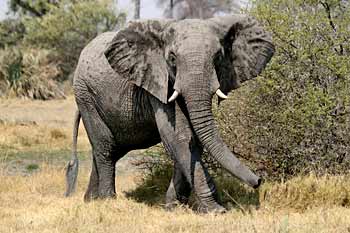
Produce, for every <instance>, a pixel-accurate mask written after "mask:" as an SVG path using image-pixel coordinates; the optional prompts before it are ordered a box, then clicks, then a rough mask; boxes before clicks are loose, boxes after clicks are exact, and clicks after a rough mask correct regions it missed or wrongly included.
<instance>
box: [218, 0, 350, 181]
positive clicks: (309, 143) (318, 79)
mask: <svg viewBox="0 0 350 233" xmlns="http://www.w3.org/2000/svg"><path fill="white" fill-rule="evenodd" d="M252 14H254V15H255V16H256V17H257V18H258V19H259V20H260V21H261V22H262V23H263V24H265V25H266V27H267V28H268V30H270V31H271V32H273V37H274V43H275V45H276V54H275V56H274V57H273V59H272V61H271V63H270V64H269V66H268V68H267V70H266V71H265V72H264V74H263V78H258V79H257V80H255V81H252V82H250V83H248V84H247V85H246V86H244V87H243V88H241V89H239V90H237V91H235V92H234V93H233V94H232V97H231V98H230V100H228V101H227V102H226V103H223V104H222V107H221V109H222V111H219V112H218V113H217V117H218V120H219V125H220V128H221V130H222V134H223V137H224V139H225V141H226V142H227V143H228V144H229V145H230V146H231V148H232V150H235V151H236V152H237V153H238V154H241V155H242V157H241V158H242V159H243V160H245V161H249V162H250V164H251V166H252V167H254V168H255V169H256V170H258V171H259V172H260V173H262V174H264V177H265V178H270V179H282V178H288V177H291V176H295V175H298V174H303V173H309V172H311V171H312V172H315V173H316V174H324V173H332V174H333V173H344V172H348V171H349V170H350V154H349V151H350V134H349V130H350V124H349V123H350V114H349V113H350V112H349V110H350V101H349V100H350V99H349V98H350V89H349V86H350V56H349V55H350V43H349V38H350V30H349V25H350V6H349V4H348V3H346V2H345V1H324V2H320V1H287V0H272V1H270V0H269V1H265V0H260V1H256V3H255V5H254V7H253V9H252Z"/></svg>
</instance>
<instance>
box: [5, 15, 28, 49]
mask: <svg viewBox="0 0 350 233" xmlns="http://www.w3.org/2000/svg"><path fill="white" fill-rule="evenodd" d="M24 33H25V28H24V25H23V23H22V22H21V21H20V20H18V19H5V20H3V21H0V49H1V48H5V46H13V45H16V44H18V42H19V41H21V40H22V39H23V36H24Z"/></svg>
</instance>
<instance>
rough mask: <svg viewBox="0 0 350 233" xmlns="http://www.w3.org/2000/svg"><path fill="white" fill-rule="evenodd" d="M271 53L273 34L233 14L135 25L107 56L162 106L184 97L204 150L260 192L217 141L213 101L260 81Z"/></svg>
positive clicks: (122, 33) (247, 172) (123, 32)
mask: <svg viewBox="0 0 350 233" xmlns="http://www.w3.org/2000/svg"><path fill="white" fill-rule="evenodd" d="M273 53H274V46H273V44H272V39H271V36H270V34H269V33H267V32H266V31H265V30H264V29H263V28H262V27H261V26H259V24H258V23H257V21H256V20H255V19H253V18H252V17H249V16H245V15H232V16H225V17H218V18H212V19H208V20H199V19H188V20H182V21H173V20H160V21H157V20H147V21H135V22H131V23H129V25H128V26H127V27H126V28H125V29H123V30H121V31H119V32H118V33H117V34H116V36H115V37H114V39H113V40H112V42H111V43H110V44H109V46H108V48H107V50H106V51H105V56H106V58H107V60H108V62H109V64H110V65H111V67H112V68H113V69H114V70H115V71H116V72H117V73H118V74H120V76H122V77H124V78H126V79H128V80H129V81H130V82H132V83H134V84H135V85H137V86H139V87H141V88H143V89H144V90H146V91H147V92H149V93H150V94H151V95H153V96H154V97H156V98H157V99H158V100H159V101H161V102H163V103H164V104H170V103H169V102H171V101H174V100H175V99H176V98H177V97H178V96H181V98H180V99H181V100H179V101H182V102H183V103H184V106H185V107H186V110H187V112H188V116H189V121H190V123H191V124H192V127H193V129H194V132H195V134H196V136H197V137H198V139H199V141H200V142H201V144H202V145H203V146H204V148H205V149H206V150H207V151H208V152H209V153H210V154H211V155H212V156H213V157H214V158H216V159H217V160H218V161H219V163H220V164H221V165H222V166H223V167H224V168H226V169H227V170H228V171H229V172H231V173H232V174H233V175H235V176H236V177H238V178H240V179H241V180H243V181H244V182H246V183H248V184H250V185H251V186H253V187H257V186H259V184H260V178H258V177H257V176H255V175H254V174H253V173H252V172H250V170H249V169H248V168H247V167H246V166H244V165H242V164H241V163H240V162H239V161H238V159H237V158H236V157H235V156H234V155H233V153H232V152H231V151H230V150H229V149H228V147H227V146H226V144H225V143H224V142H223V140H222V139H221V137H220V136H219V131H218V129H217V127H216V125H215V122H214V117H213V114H212V98H213V95H214V94H215V93H216V94H217V95H218V96H219V100H223V99H226V98H227V96H226V95H227V94H228V93H229V92H230V91H231V90H233V89H235V88H238V87H239V86H240V84H241V83H243V82H245V81H247V80H249V79H252V78H254V77H256V76H257V75H258V74H259V73H260V72H261V71H262V70H263V69H264V67H265V66H266V64H267V63H268V62H269V60H270V59H271V57H272V55H273ZM169 97H170V98H169Z"/></svg>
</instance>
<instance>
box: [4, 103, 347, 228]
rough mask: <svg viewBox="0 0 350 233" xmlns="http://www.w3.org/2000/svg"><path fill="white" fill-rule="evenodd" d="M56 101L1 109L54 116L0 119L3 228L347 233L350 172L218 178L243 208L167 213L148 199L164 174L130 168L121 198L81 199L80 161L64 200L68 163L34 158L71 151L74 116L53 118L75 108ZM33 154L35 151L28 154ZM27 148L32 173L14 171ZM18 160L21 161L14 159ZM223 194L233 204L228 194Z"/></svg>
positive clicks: (120, 180) (84, 173)
mask: <svg viewBox="0 0 350 233" xmlns="http://www.w3.org/2000/svg"><path fill="white" fill-rule="evenodd" d="M65 101H72V99H68V100H65ZM52 103H55V104H57V105H59V104H61V103H60V102H48V103H45V104H47V106H46V105H45V106H44V107H43V106H42V103H39V102H35V103H34V102H33V103H29V102H25V104H24V103H22V102H21V103H17V102H16V103H15V104H10V105H9V106H7V107H6V105H8V102H7V103H4V102H3V103H1V104H0V115H1V114H4V112H3V111H1V110H2V109H4V108H6V109H8V110H11V109H13V106H14V105H17V104H18V105H19V107H18V108H17V110H16V112H12V113H11V114H12V115H11V114H7V115H6V116H5V115H2V116H3V119H4V118H6V119H11V117H13V116H16V115H19V114H26V113H25V111H23V110H20V109H21V108H22V107H23V109H25V108H26V107H28V105H29V106H30V108H32V107H35V108H36V109H38V111H44V109H50V113H45V112H43V113H40V114H38V115H45V121H44V120H42V119H40V118H38V116H34V117H35V118H33V116H32V115H28V116H26V117H25V118H24V119H25V120H31V119H34V120H35V122H39V125H37V124H23V123H21V124H16V123H0V223H1V224H0V233H3V232H4V233H8V232H26V233H27V232H28V233H30V232H50V233H52V232H60V233H61V232H69V233H71V232H72V233H78V232H84V233H85V232H94V233H95V232H96V233H98V232H101V233H102V232H103V233H105V232H204V233H205V232H215V233H220V232H264V233H265V232H279V233H284V232H307V233H313V232H315V233H316V232H317V233H319V232H327V233H328V232H337V233H338V232H350V208H349V206H350V204H349V197H350V176H325V177H319V178H318V177H315V176H309V177H299V178H294V179H292V180H290V181H287V182H284V183H265V184H264V185H263V186H262V187H261V188H260V190H259V192H254V191H252V190H251V189H249V188H246V187H245V186H244V185H241V184H238V183H236V182H233V181H232V179H218V180H217V181H218V187H219V188H220V189H221V190H226V191H227V193H228V194H229V195H230V196H231V197H232V198H234V199H235V201H236V202H238V203H239V204H240V205H241V206H242V207H243V208H244V211H242V210H241V209H240V208H238V207H235V208H233V209H232V210H231V211H229V212H228V213H226V214H223V215H213V214H208V215H199V214H197V213H195V212H193V211H192V210H190V209H188V208H186V207H179V208H177V209H176V210H175V211H174V212H166V211H165V210H164V209H163V208H162V205H163V203H162V201H163V200H164V199H163V198H158V199H157V198H153V199H151V196H155V195H158V196H163V195H164V193H161V192H164V190H166V186H167V185H168V183H167V182H168V181H166V179H164V178H163V177H164V176H161V177H159V179H157V180H156V181H155V183H154V182H153V183H152V182H151V183H149V184H147V183H141V182H145V179H141V177H139V176H137V175H135V174H132V173H130V172H129V173H125V174H124V175H119V176H117V180H116V183H117V192H118V198H117V199H116V200H104V201H94V202H91V203H84V202H83V194H84V191H85V189H86V187H87V182H88V177H89V171H90V170H89V168H87V167H86V166H82V167H81V169H80V172H79V177H78V188H77V193H76V194H75V195H74V196H73V197H71V198H64V197H63V193H64V189H65V187H64V183H65V182H64V164H65V162H66V160H65V159H62V158H60V161H61V163H50V162H48V161H46V160H37V156H38V154H37V153H39V152H40V153H44V154H47V153H48V152H49V151H53V150H54V151H58V153H59V152H60V151H65V150H67V151H70V149H71V125H70V124H69V123H67V121H68V120H69V119H70V118H69V117H68V118H67V120H66V121H65V122H66V123H65V124H64V125H62V126H61V127H60V126H59V124H57V119H56V118H55V117H54V116H53V115H56V111H57V112H59V110H60V111H62V112H65V111H66V110H67V109H69V111H68V110H67V111H66V112H67V113H68V114H69V115H70V114H71V115H72V113H73V109H74V108H73V107H71V104H70V103H69V104H67V105H66V104H64V105H59V106H64V108H61V107H59V108H57V109H54V108H53V106H52ZM65 103H67V102H65ZM1 106H3V107H4V108H2V107H1ZM61 109H64V110H61ZM51 110H53V111H51ZM21 111H22V112H21ZM46 111H47V110H46ZM48 112H49V111H48ZM52 112H54V113H52ZM51 115H52V116H51ZM64 115H65V116H66V115H67V114H64ZM0 118H1V116H0ZM47 119H51V120H50V122H49V123H50V124H43V122H44V123H47V122H48V121H47ZM29 122H30V121H29ZM52 122H53V123H54V124H51V123H52ZM78 142H79V145H78V149H79V150H80V151H84V150H89V149H90V146H89V143H88V140H87V137H86V133H85V132H84V130H80V137H79V140H78ZM32 151H34V152H35V153H34V154H31V153H29V152H32ZM27 152H28V153H27ZM23 153H27V155H26V156H27V157H26V159H28V160H30V163H28V164H26V169H27V170H34V171H30V172H25V173H21V172H18V171H17V170H14V172H12V173H9V164H12V162H13V161H14V160H12V158H8V159H7V157H8V156H9V155H11V154H12V155H14V156H17V155H19V154H23ZM15 160H16V161H23V160H24V159H23V158H22V157H20V156H17V157H16V159H15ZM36 160H37V161H36ZM88 161H89V163H90V160H88ZM12 165H13V164H12ZM85 165H86V163H85ZM13 166H18V165H17V164H14V165H13ZM117 174H119V173H118V171H117ZM160 174H162V173H160ZM155 186H156V187H158V189H155V188H154V187H155ZM159 187H163V189H161V188H159ZM164 187H165V188H164ZM159 192H160V193H159ZM147 195H150V196H147ZM221 195H223V194H222V193H221ZM222 197H223V198H224V199H225V201H230V198H228V197H227V196H224V195H223V196H222ZM147 200H155V201H154V202H149V201H147ZM231 202H232V200H231ZM146 203H152V205H147V204H146ZM257 206H259V208H257Z"/></svg>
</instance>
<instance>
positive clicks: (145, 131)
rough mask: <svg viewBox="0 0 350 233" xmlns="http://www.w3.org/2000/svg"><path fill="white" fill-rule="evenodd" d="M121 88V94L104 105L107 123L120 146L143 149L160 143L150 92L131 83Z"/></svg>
mask: <svg viewBox="0 0 350 233" xmlns="http://www.w3.org/2000/svg"><path fill="white" fill-rule="evenodd" d="M119 86H120V88H119V89H118V90H121V91H120V93H119V94H115V95H113V96H110V97H106V99H105V101H106V104H103V105H102V106H104V107H105V109H104V112H105V117H106V118H105V121H106V123H107V125H108V127H109V128H110V130H111V131H112V133H113V135H114V137H115V140H116V142H117V144H118V146H119V147H125V148H130V149H143V148H147V147H150V146H152V145H155V144H157V143H159V142H160V136H159V132H158V128H157V125H156V122H155V118H154V114H153V110H152V108H151V104H150V103H149V101H150V100H149V98H148V93H146V92H145V91H143V89H141V88H138V87H136V86H134V85H132V84H130V83H127V82H126V83H123V84H122V85H119ZM106 89H108V87H106ZM107 93H111V91H110V92H107ZM112 93H113V92H112ZM114 93H116V90H114Z"/></svg>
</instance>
